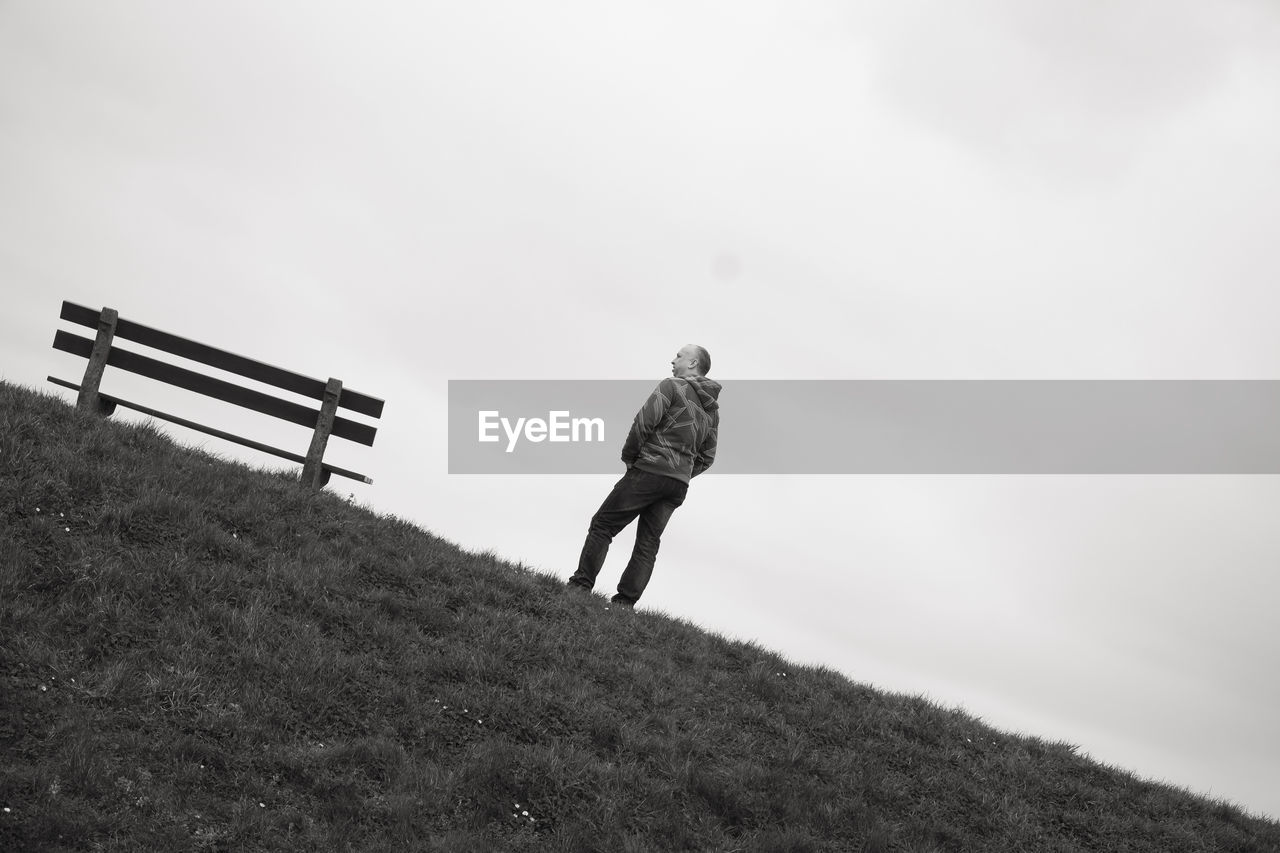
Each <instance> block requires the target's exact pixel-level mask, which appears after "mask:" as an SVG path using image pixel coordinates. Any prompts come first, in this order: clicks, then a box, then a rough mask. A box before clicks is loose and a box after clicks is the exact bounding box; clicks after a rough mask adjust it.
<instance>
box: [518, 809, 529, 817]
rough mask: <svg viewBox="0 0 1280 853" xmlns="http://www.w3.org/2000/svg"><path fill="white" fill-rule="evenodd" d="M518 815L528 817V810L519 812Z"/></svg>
mask: <svg viewBox="0 0 1280 853" xmlns="http://www.w3.org/2000/svg"><path fill="white" fill-rule="evenodd" d="M520 814H522V815H524V816H525V817H528V816H529V810H528V809H525V810H524V811H522V812H520Z"/></svg>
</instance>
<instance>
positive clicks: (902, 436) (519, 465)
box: [449, 379, 1280, 475]
mask: <svg viewBox="0 0 1280 853" xmlns="http://www.w3.org/2000/svg"><path fill="white" fill-rule="evenodd" d="M655 387H657V381H645V380H452V381H450V382H449V473H450V474H540V475H541V474H616V473H619V472H620V471H621V470H622V463H621V461H620V459H619V454H620V452H621V450H622V444H623V441H625V439H626V437H627V431H628V430H629V429H630V427H631V421H632V419H633V418H634V417H635V413H636V411H637V410H638V409H639V408H640V405H641V404H642V403H643V402H644V401H645V399H646V397H648V395H649V394H650V393H651V392H652V391H653V389H654V388H655ZM720 404H721V408H720V413H721V414H720V417H721V423H720V442H719V449H718V451H717V455H716V463H715V465H714V466H713V467H712V468H711V470H710V471H709V472H708V473H711V474H1280V380H811V379H801V380H729V381H727V382H725V383H724V390H723V392H722V393H721V396H720Z"/></svg>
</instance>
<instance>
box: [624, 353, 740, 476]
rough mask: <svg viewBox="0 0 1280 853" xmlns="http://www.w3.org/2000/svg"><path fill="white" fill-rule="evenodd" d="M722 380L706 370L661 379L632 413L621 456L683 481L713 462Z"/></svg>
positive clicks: (642, 466)
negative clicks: (710, 374)
mask: <svg viewBox="0 0 1280 853" xmlns="http://www.w3.org/2000/svg"><path fill="white" fill-rule="evenodd" d="M719 396H720V383H719V382H716V381H715V380H714V379H708V378H707V377H705V376H687V377H684V378H681V379H676V378H674V377H672V378H669V379H664V380H662V381H661V382H659V383H658V387H657V388H655V389H654V390H653V393H652V394H650V395H649V399H648V400H646V401H645V403H644V405H643V406H641V407H640V411H639V412H637V413H636V417H635V420H634V421H633V422H632V424H631V431H630V432H629V433H627V440H626V443H625V444H623V445H622V461H623V462H625V463H627V467H631V466H632V465H634V466H635V467H637V468H639V469H640V470H641V471H649V472H650V473H653V474H664V475H666V476H668V477H675V478H676V479H677V480H681V481H683V482H685V483H687V482H689V480H690V479H691V478H693V477H696V476H698V475H699V474H701V473H702V472H703V471H705V470H707V469H708V468H710V467H711V463H712V462H714V461H715V458H716V441H717V439H718V436H719V431H720V403H719V402H718V401H717V398H718V397H719Z"/></svg>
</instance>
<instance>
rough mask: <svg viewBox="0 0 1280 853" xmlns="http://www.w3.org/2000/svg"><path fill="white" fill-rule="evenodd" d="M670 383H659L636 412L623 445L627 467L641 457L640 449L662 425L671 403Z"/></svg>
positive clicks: (623, 454) (667, 380) (623, 458)
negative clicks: (663, 417) (668, 386)
mask: <svg viewBox="0 0 1280 853" xmlns="http://www.w3.org/2000/svg"><path fill="white" fill-rule="evenodd" d="M670 381H671V380H669V379H664V380H662V381H661V382H659V383H658V387H657V388H654V389H653V393H652V394H650V395H649V399H648V400H645V401H644V405H643V406H641V407H640V411H638V412H636V417H635V420H633V421H632V422H631V431H630V432H628V433H627V440H626V442H625V443H624V444H623V445H622V461H623V462H625V463H627V467H630V466H632V465H634V464H635V462H636V460H637V459H638V458H639V457H640V449H641V448H642V447H644V443H645V442H646V441H648V440H649V437H650V436H651V435H653V431H654V430H655V429H656V428H657V426H658V424H660V423H662V416H663V414H665V413H666V411H667V406H668V405H670V403H671V396H670V389H668V388H667V387H666V386H667V384H668V383H669V382H670Z"/></svg>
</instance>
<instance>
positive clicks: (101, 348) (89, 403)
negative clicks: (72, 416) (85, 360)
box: [76, 308, 120, 415]
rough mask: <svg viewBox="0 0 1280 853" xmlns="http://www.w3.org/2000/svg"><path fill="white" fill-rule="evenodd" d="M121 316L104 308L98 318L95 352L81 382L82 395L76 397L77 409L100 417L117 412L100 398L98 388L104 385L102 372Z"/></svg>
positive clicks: (111, 309)
mask: <svg viewBox="0 0 1280 853" xmlns="http://www.w3.org/2000/svg"><path fill="white" fill-rule="evenodd" d="M119 319H120V314H119V312H118V311H116V309H114V308H103V309H102V314H101V315H99V317H98V336H97V338H95V339H94V341H93V352H91V353H90V354H89V364H88V365H87V366H86V367H85V369H84V379H82V380H81V381H80V393H79V394H78V395H77V396H76V408H77V409H81V410H83V411H86V412H94V413H95V414H99V415H109V414H111V413H112V412H113V411H115V404H114V403H108V402H107V401H105V400H100V399H99V398H98V386H99V385H101V384H102V372H103V371H104V370H106V369H107V356H109V355H110V354H111V342H112V341H113V340H115V336H116V322H117V321H118V320H119Z"/></svg>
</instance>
